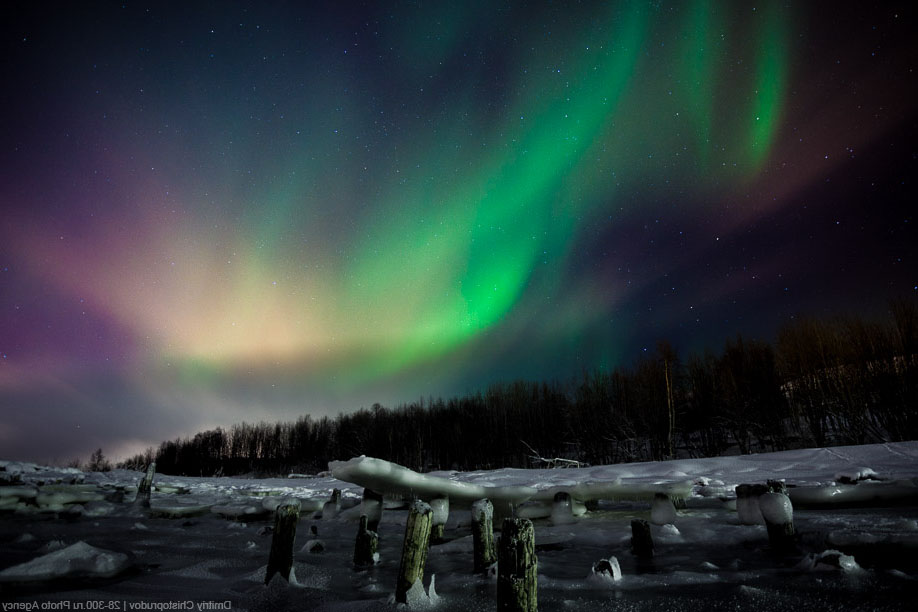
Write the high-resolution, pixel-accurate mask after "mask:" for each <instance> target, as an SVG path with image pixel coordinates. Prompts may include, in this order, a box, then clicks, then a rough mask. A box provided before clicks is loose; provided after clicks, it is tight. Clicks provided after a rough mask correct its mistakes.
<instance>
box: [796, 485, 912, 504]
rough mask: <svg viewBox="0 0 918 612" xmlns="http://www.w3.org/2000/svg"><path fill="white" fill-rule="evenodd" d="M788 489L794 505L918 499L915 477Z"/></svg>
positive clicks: (889, 501) (901, 501) (868, 502)
mask: <svg viewBox="0 0 918 612" xmlns="http://www.w3.org/2000/svg"><path fill="white" fill-rule="evenodd" d="M787 492H788V495H790V498H791V501H792V502H794V505H795V506H808V507H820V506H845V505H864V504H871V503H905V502H909V501H918V483H916V482H915V479H914V478H908V479H899V480H887V481H883V482H878V481H874V480H864V481H861V482H859V483H858V484H834V483H832V484H828V485H824V486H820V487H796V488H792V489H788V491H787Z"/></svg>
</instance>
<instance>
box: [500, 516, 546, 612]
mask: <svg viewBox="0 0 918 612" xmlns="http://www.w3.org/2000/svg"><path fill="white" fill-rule="evenodd" d="M497 610H498V612H536V610H538V558H537V557H536V554H535V530H534V529H533V527H532V521H530V520H529V519H514V518H508V519H504V523H503V528H502V530H501V534H500V544H499V545H498V552H497Z"/></svg>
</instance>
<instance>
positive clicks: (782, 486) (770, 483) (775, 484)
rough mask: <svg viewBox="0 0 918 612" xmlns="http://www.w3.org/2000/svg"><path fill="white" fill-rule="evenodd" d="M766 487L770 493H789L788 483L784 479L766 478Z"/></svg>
mask: <svg viewBox="0 0 918 612" xmlns="http://www.w3.org/2000/svg"><path fill="white" fill-rule="evenodd" d="M765 487H766V488H767V489H768V492H770V493H781V494H783V495H787V484H786V483H785V482H784V481H783V480H766V481H765Z"/></svg>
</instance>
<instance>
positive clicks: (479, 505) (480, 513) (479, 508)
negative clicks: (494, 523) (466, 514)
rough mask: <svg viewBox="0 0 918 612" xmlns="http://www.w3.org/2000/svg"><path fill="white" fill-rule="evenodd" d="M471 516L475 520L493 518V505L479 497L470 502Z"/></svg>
mask: <svg viewBox="0 0 918 612" xmlns="http://www.w3.org/2000/svg"><path fill="white" fill-rule="evenodd" d="M472 516H473V517H474V518H475V520H476V521H480V520H482V519H486V520H489V521H490V520H493V518H494V506H493V505H492V504H489V503H488V500H486V499H479V500H478V501H476V502H474V503H473V504H472Z"/></svg>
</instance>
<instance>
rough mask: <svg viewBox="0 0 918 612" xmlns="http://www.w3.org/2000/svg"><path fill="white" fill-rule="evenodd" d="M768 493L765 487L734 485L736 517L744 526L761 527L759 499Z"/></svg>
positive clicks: (759, 485) (758, 485)
mask: <svg viewBox="0 0 918 612" xmlns="http://www.w3.org/2000/svg"><path fill="white" fill-rule="evenodd" d="M766 492H768V489H766V488H765V485H761V484H755V485H751V484H739V485H736V516H737V518H739V521H740V523H743V524H744V525H761V524H762V522H763V520H762V511H761V510H760V509H759V498H760V497H761V496H762V495H763V494H764V493H766Z"/></svg>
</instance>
